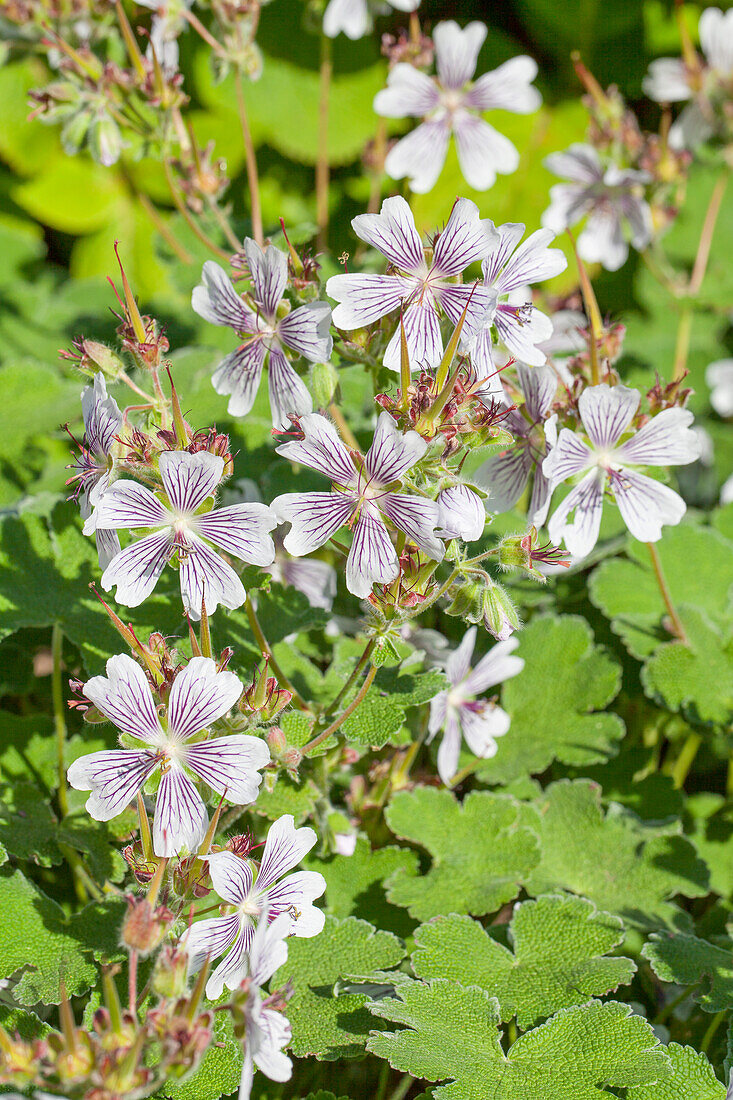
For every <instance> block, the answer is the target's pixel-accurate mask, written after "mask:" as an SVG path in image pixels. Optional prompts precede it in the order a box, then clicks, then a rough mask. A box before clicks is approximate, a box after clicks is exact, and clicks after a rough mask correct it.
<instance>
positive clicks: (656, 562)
mask: <svg viewBox="0 0 733 1100" xmlns="http://www.w3.org/2000/svg"><path fill="white" fill-rule="evenodd" d="M647 547H648V548H649V554H650V555H651V559H652V567H653V569H654V576H655V577H656V578H657V584H658V586H659V591H660V593H661V596H662V599H663V600H664V606H665V607H666V608H667V614H668V615H669V618H670V620H671V625H672V630H671V632H670V633H672V634H674V635H675V637H676V638H678V639H679V640H680V641H681V642H683V643H684V644H685V645H687V635H686V634H685V628H684V626H683V625H682V620H681V619H680V617H679V614H678V613H677V608H676V607H675V606H674V603H673V602H672V594H671V593H670V591H669V588H668V586H667V580H666V578H665V576H664V570H663V569H662V562H661V560H660V557H659V551H658V550H657V546H656V543H654V542H648V543H647Z"/></svg>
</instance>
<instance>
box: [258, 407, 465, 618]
mask: <svg viewBox="0 0 733 1100" xmlns="http://www.w3.org/2000/svg"><path fill="white" fill-rule="evenodd" d="M300 426H301V428H302V430H303V435H304V437H303V439H302V440H297V441H295V442H293V443H284V444H283V445H282V446H281V447H278V448H277V453H278V454H281V455H283V456H284V457H285V458H288V459H290V461H291V462H296V463H299V464H300V465H302V466H309V467H310V468H311V469H312V470H318V472H319V473H322V474H325V476H326V477H328V478H330V479H331V481H332V482H333V483H334V487H333V489H332V491H331V492H330V493H284V494H283V495H282V496H279V497H276V498H275V500H274V501H273V502H272V509H273V511H274V512H275V514H276V515H277V517H278V519H279V520H281V521H282V522H288V523H290V525H291V527H290V531H289V532H288V534H287V535H286V536H285V539H284V541H283V545H284V547H285V549H286V550H287V551H288V553H290V554H294V555H295V556H296V557H301V556H302V555H303V554H310V553H312V551H313V550H317V549H318V547H319V546H323V545H324V543H326V542H328V540H329V539H330V538H331V536H332V535H335V534H336V532H337V531H338V530H340V528H341V527H344V526H346V525H348V526H349V527H350V528H352V530H353V540H352V543H351V549H350V550H349V556H348V560H347V562H346V587H347V588H348V590H349V592H352V593H353V594H354V595H355V596H358V597H359V598H360V599H366V598H367V596H369V595H370V593H371V591H372V585H374V584H375V583H376V584H389V583H390V581H393V580H395V578H396V577H397V576H398V575H399V560H398V558H397V551H396V550H395V548H394V546H393V544H392V540H391V538H390V536H389V532H388V530H387V527H386V525H385V522H384V521H385V519H386V520H389V522H390V523H391V524H392V525H393V526H394V527H395V528H396V529H397V530H398V531H402V532H403V533H404V534H405V535H407V537H408V538H409V539H411V540H412V541H413V542H414V543H415V544H416V545H417V546H418V547H419V548H420V550H422V551H423V553H425V554H427V556H428V557H429V558H433V559H434V560H435V561H440V560H441V559H442V557H443V553H444V547H443V543H442V542H441V541H440V539H439V538H437V537H436V535H435V534H434V531H435V528H436V527H437V526H438V523H439V511H438V505H437V504H436V502H435V501H434V500H430V499H428V498H427V497H420V496H408V495H407V494H406V493H400V492H396V491H395V490H396V489H397V488H399V485H398V483H399V481H400V479H401V478H402V477H403V476H404V474H405V473H406V472H407V471H408V470H410V469H411V468H412V467H413V466H414V465H415V463H416V462H419V461H420V459H421V458H422V456H423V455H424V454H425V451H426V450H427V448H428V444H427V442H426V441H425V440H424V439H422V438H421V437H420V436H419V435H418V434H417V432H406V433H405V434H404V435H403V434H402V432H400V431H399V430H398V428H397V426H396V424H395V422H394V420H393V419H392V417H391V416H390V414H389V413H388V412H383V413H381V415H380V417H379V420H378V421H377V428H376V431H375V433H374V440H373V442H372V445H371V447H370V448H369V450H368V451H367V453H366V455H365V457H364V458H363V460H361V461H360V462H359V464H358V465H357V464H356V463H355V461H354V459H353V458H352V456H351V454H350V453H349V451H348V450H347V449H346V447H345V446H344V444H343V443H342V441H341V439H340V438H339V436H338V435H337V433H336V429H335V428H334V427H333V425H332V424H331V423H330V421H328V420H326V418H325V416H318V415H317V414H315V413H312V414H310V415H309V416H304V417H303V418H302V419H301V421H300Z"/></svg>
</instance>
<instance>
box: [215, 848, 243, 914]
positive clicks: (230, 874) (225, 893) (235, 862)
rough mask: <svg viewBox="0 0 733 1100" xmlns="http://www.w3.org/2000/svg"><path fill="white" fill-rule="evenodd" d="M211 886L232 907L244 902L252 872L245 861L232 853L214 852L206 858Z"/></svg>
mask: <svg viewBox="0 0 733 1100" xmlns="http://www.w3.org/2000/svg"><path fill="white" fill-rule="evenodd" d="M208 863H209V874H210V876H211V885H212V886H213V887H214V889H215V890H216V892H217V894H218V895H219V897H220V898H223V899H224V901H228V902H230V903H231V904H232V905H240V904H241V903H242V902H243V901H246V900H247V898H248V897H249V894H250V892H251V890H252V883H253V882H254V872H253V870H252V865H251V864H250V863H249V862H248V861H247V860H245V859H240V858H239V856H235V854H234V852H227V851H223V852H214V853H213V855H210V856H209V857H208Z"/></svg>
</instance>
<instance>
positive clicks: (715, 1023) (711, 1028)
mask: <svg viewBox="0 0 733 1100" xmlns="http://www.w3.org/2000/svg"><path fill="white" fill-rule="evenodd" d="M727 1019H728V1013H727V1012H726V1011H725V1009H724V1010H723V1011H722V1012H718V1013H717V1014H716V1015H715V1016H713V1018H712V1020H711V1021H710V1024H709V1025H708V1029H707V1031H706V1032H705V1034H704V1035H703V1037H702V1042H701V1043H700V1050H701V1051H702V1053H703V1054H707V1052H708V1051H709V1050H710V1044H711V1043H712V1041H713V1039H714V1038H715V1034H716V1032H717V1030H718V1028H719V1027H720V1025H721V1024H722V1023H725V1021H726V1020H727Z"/></svg>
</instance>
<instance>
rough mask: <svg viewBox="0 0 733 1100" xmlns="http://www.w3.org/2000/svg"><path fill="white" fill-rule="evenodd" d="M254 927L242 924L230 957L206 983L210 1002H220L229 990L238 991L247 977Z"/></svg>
mask: <svg viewBox="0 0 733 1100" xmlns="http://www.w3.org/2000/svg"><path fill="white" fill-rule="evenodd" d="M253 935H254V927H253V925H252V924H250V923H249V922H247V923H246V924H245V923H244V922H240V928H239V934H238V936H237V938H236V939H235V941H234V943H233V945H232V949H231V951H230V952H229V954H228V955H225V956H224V959H223V960H222V961H221V962H220V963H219V965H218V966H217V968H216V970H215V971H214V972H213V974H212V975H211V977H210V978H209V980H208V982H207V983H206V996H207V997H208V999H209V1000H210V1001H218V1000H219V998H220V997H221V995H222V993H223V992H224V987H225V986H226V988H227V989H237V988H238V987H239V986H240V985H241V984H242V982H243V980H244V979H245V978H246V976H247V951H248V950H249V945H250V944H251V942H252V937H253Z"/></svg>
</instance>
